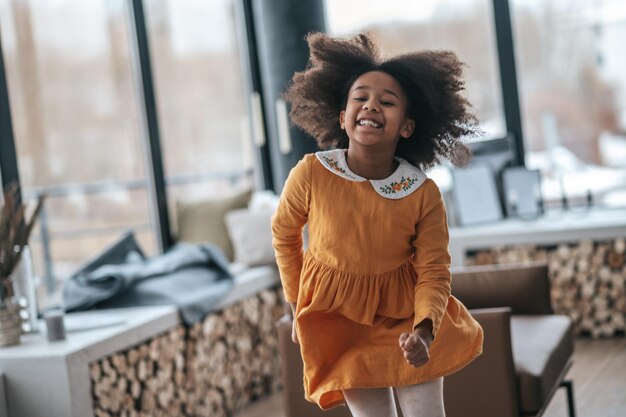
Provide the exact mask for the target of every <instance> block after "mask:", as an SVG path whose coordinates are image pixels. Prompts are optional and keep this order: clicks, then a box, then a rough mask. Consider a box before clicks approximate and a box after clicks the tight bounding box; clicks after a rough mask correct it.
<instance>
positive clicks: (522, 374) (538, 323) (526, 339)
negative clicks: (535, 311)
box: [511, 315, 574, 413]
mask: <svg viewBox="0 0 626 417" xmlns="http://www.w3.org/2000/svg"><path fill="white" fill-rule="evenodd" d="M511 339H512V344H513V360H514V362H515V371H516V373H517V382H518V387H519V398H520V407H521V409H522V411H523V412H524V413H536V412H537V411H539V410H540V409H541V408H542V407H543V406H544V404H545V402H546V401H548V400H549V396H550V395H552V392H553V389H554V387H555V385H558V384H560V382H561V381H560V379H561V378H562V377H563V375H562V373H563V372H564V371H565V370H566V368H567V366H568V362H569V360H570V358H571V356H572V353H573V351H574V330H573V325H572V321H571V319H570V318H569V317H567V316H561V315H534V316H531V315H517V316H516V315H514V316H512V317H511Z"/></svg>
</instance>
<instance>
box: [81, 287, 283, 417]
mask: <svg viewBox="0 0 626 417" xmlns="http://www.w3.org/2000/svg"><path fill="white" fill-rule="evenodd" d="M283 303H284V302H283V299H282V290H281V289H280V288H274V289H268V290H264V291H261V292H259V293H258V294H256V295H254V296H251V297H248V298H245V299H243V300H241V301H239V302H236V303H234V304H232V305H230V306H227V307H226V308H224V309H223V310H220V311H215V312H212V313H210V314H209V315H208V316H207V317H206V318H205V319H204V320H203V321H202V322H200V323H196V324H194V325H192V326H191V327H185V326H179V327H177V328H175V329H172V330H170V331H169V332H167V333H165V334H161V335H159V336H157V337H154V338H152V339H151V340H148V341H146V342H145V343H142V344H141V345H139V346H135V347H133V348H131V349H128V350H126V351H124V352H118V353H116V354H114V355H111V356H108V357H105V358H102V359H100V360H98V361H96V362H93V363H92V364H91V365H90V367H91V369H90V376H91V384H92V393H93V403H94V415H95V416H96V417H105V416H106V417H111V416H120V417H160V416H163V417H165V416H167V417H176V416H185V417H187V416H189V417H192V416H193V417H195V416H215V417H220V416H224V417H227V416H232V415H234V414H235V413H237V412H238V411H240V410H242V409H243V408H244V407H245V406H246V405H248V404H249V403H250V402H252V401H254V400H256V399H258V398H261V397H264V396H267V395H270V394H272V393H274V392H277V391H278V390H280V389H281V379H280V362H279V355H278V334H277V330H276V327H275V325H274V323H275V322H276V321H277V320H278V318H279V317H280V316H281V315H282V313H283Z"/></svg>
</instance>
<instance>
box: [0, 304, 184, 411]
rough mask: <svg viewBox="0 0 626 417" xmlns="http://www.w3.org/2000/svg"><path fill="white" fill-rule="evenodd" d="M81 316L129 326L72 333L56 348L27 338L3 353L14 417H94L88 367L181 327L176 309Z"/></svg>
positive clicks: (37, 337)
mask: <svg viewBox="0 0 626 417" xmlns="http://www.w3.org/2000/svg"><path fill="white" fill-rule="evenodd" d="M76 314H81V315H96V316H97V315H100V316H102V315H107V314H108V315H111V314H114V315H115V316H116V317H120V318H123V320H124V323H122V324H117V325H111V326H107V327H101V328H96V329H92V330H83V331H76V332H70V333H68V334H67V338H66V340H64V341H60V342H53V343H48V342H47V340H46V337H45V334H44V333H39V334H31V335H25V336H22V343H21V344H20V345H18V346H13V347H8V348H2V349H0V370H1V371H2V372H3V373H4V382H5V390H6V400H7V403H8V404H7V405H8V407H7V408H8V411H9V415H10V416H12V417H35V416H50V417H52V416H59V417H61V416H64V417H87V416H92V415H93V405H92V395H91V385H90V383H89V363H90V362H92V361H94V360H97V359H99V358H101V357H103V356H106V355H110V354H112V353H114V352H116V351H119V350H121V349H125V348H127V347H129V346H132V345H134V344H138V343H140V342H142V341H144V340H146V339H148V338H150V337H153V336H154V335H156V334H159V333H162V332H164V331H167V330H169V329H171V328H173V327H175V326H177V325H178V323H179V318H178V312H177V309H176V308H175V307H174V306H158V307H141V308H126V309H118V310H106V311H105V310H102V311H95V312H87V313H76ZM69 316H73V315H69Z"/></svg>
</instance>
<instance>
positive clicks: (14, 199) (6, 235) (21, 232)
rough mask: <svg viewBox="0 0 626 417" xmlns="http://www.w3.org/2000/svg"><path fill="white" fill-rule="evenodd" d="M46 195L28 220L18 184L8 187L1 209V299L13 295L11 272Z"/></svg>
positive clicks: (41, 198)
mask: <svg viewBox="0 0 626 417" xmlns="http://www.w3.org/2000/svg"><path fill="white" fill-rule="evenodd" d="M44 197H45V196H40V197H39V198H38V199H37V207H35V211H34V212H33V215H32V216H31V218H30V221H28V222H27V221H26V219H25V212H26V206H25V205H24V204H22V202H21V201H20V199H19V198H18V196H17V185H15V184H13V185H10V186H9V187H7V189H6V190H5V192H4V204H3V206H2V208H1V209H0V299H4V298H7V297H12V296H13V287H12V283H11V278H10V277H11V274H12V273H13V270H14V269H15V267H16V266H17V265H18V264H19V262H20V258H21V257H22V252H23V250H24V247H25V246H26V245H27V244H28V239H29V237H30V234H31V232H32V230H33V226H34V224H35V221H36V220H37V217H38V216H39V213H40V212H41V209H42V207H43V202H44Z"/></svg>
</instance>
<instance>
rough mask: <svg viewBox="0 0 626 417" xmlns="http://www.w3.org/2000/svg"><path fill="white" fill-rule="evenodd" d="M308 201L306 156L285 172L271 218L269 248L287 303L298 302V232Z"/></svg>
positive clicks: (306, 216)
mask: <svg viewBox="0 0 626 417" xmlns="http://www.w3.org/2000/svg"><path fill="white" fill-rule="evenodd" d="M310 199H311V158H310V156H306V157H305V158H303V159H302V160H301V161H300V162H298V164H297V165H296V166H295V167H294V168H293V169H292V170H291V172H290V173H289V176H288V177H287V181H286V182H285V186H284V188H283V192H282V194H281V196H280V202H279V204H278V208H277V209H276V212H275V213H274V216H273V217H272V245H273V246H274V252H275V253H276V263H277V264H278V270H279V272H280V280H281V282H282V285H283V292H284V294H285V301H287V302H288V303H295V302H296V300H297V299H298V289H299V286H300V272H301V270H302V258H303V254H302V229H303V227H304V225H305V224H306V222H307V219H308V215H309V203H310Z"/></svg>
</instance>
